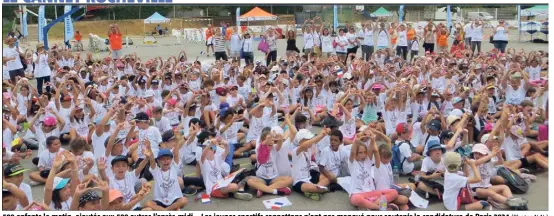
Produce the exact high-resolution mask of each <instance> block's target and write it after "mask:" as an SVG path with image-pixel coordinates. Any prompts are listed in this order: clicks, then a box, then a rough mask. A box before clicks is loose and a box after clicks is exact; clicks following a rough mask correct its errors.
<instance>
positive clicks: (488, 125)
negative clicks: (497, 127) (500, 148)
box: [483, 123, 494, 131]
mask: <svg viewBox="0 0 554 216" xmlns="http://www.w3.org/2000/svg"><path fill="white" fill-rule="evenodd" d="M493 126H494V124H493V123H487V124H485V128H484V129H483V130H485V131H492V127H493Z"/></svg>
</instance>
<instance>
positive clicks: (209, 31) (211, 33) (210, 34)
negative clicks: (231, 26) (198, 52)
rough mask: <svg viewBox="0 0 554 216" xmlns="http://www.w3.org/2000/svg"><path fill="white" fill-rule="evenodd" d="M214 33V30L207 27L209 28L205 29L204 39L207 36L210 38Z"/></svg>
mask: <svg viewBox="0 0 554 216" xmlns="http://www.w3.org/2000/svg"><path fill="white" fill-rule="evenodd" d="M213 35H214V30H213V29H211V28H209V29H206V40H208V38H211V37H212V36H213Z"/></svg>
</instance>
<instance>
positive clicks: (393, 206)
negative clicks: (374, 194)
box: [387, 203, 400, 211]
mask: <svg viewBox="0 0 554 216" xmlns="http://www.w3.org/2000/svg"><path fill="white" fill-rule="evenodd" d="M399 210H400V208H398V206H397V205H396V204H394V203H389V204H387V211H399Z"/></svg>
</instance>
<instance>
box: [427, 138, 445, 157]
mask: <svg viewBox="0 0 554 216" xmlns="http://www.w3.org/2000/svg"><path fill="white" fill-rule="evenodd" d="M435 149H441V150H442V153H443V154H444V152H445V151H446V149H445V148H444V147H442V146H441V144H440V143H439V141H438V140H435V139H433V140H429V141H427V156H430V152H431V151H432V150H435Z"/></svg>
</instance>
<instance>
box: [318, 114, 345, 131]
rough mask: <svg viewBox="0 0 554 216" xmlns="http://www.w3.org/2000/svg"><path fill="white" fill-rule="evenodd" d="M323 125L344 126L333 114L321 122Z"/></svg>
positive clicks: (329, 126)
mask: <svg viewBox="0 0 554 216" xmlns="http://www.w3.org/2000/svg"><path fill="white" fill-rule="evenodd" d="M321 125H323V126H326V127H328V128H331V127H340V126H342V122H340V121H339V120H337V118H335V117H333V116H326V117H325V118H324V119H323V121H322V122H321Z"/></svg>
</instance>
